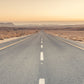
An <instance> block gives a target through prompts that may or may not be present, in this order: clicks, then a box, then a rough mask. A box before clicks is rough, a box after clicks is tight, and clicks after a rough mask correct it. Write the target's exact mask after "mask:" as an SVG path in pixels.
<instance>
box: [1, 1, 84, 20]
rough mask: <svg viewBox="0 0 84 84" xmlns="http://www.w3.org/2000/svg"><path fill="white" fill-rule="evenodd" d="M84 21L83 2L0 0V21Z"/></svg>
mask: <svg viewBox="0 0 84 84" xmlns="http://www.w3.org/2000/svg"><path fill="white" fill-rule="evenodd" d="M65 20H84V0H0V21H65Z"/></svg>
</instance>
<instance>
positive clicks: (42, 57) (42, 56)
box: [40, 52, 44, 61]
mask: <svg viewBox="0 0 84 84" xmlns="http://www.w3.org/2000/svg"><path fill="white" fill-rule="evenodd" d="M40 60H41V61H44V55H43V52H41V53H40Z"/></svg>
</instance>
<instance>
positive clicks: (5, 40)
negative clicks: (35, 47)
mask: <svg viewBox="0 0 84 84" xmlns="http://www.w3.org/2000/svg"><path fill="white" fill-rule="evenodd" d="M26 36H28V35H24V36H20V37H12V38H7V39H4V40H0V44H1V43H5V42H8V41H11V40H15V39H19V38H23V37H26Z"/></svg>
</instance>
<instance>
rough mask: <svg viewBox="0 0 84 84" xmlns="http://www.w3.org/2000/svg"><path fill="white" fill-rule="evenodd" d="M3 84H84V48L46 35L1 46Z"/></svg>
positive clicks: (0, 70) (0, 80) (24, 38)
mask: <svg viewBox="0 0 84 84" xmlns="http://www.w3.org/2000/svg"><path fill="white" fill-rule="evenodd" d="M0 84H84V48H81V47H80V46H78V45H76V44H74V43H72V42H69V41H68V40H65V39H62V38H60V37H55V36H52V35H49V34H46V33H44V32H39V33H36V34H33V35H30V36H27V37H23V38H20V39H17V40H13V41H10V42H6V43H2V44H0Z"/></svg>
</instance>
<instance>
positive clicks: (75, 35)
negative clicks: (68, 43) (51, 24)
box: [46, 29, 84, 43]
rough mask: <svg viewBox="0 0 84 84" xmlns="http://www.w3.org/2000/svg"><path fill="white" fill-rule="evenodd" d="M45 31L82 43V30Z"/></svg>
mask: <svg viewBox="0 0 84 84" xmlns="http://www.w3.org/2000/svg"><path fill="white" fill-rule="evenodd" d="M46 32H47V33H49V34H52V35H55V36H59V37H62V38H66V39H71V40H74V41H79V42H81V43H84V31H78V30H75V31H73V29H72V30H46Z"/></svg>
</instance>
